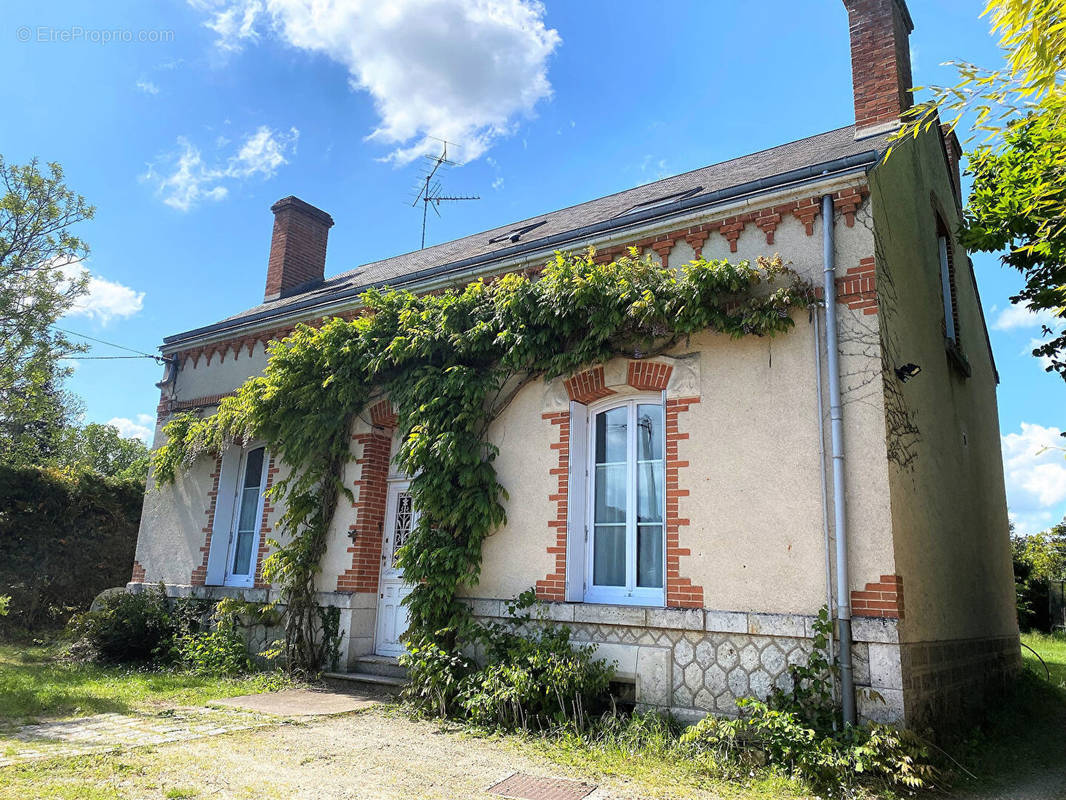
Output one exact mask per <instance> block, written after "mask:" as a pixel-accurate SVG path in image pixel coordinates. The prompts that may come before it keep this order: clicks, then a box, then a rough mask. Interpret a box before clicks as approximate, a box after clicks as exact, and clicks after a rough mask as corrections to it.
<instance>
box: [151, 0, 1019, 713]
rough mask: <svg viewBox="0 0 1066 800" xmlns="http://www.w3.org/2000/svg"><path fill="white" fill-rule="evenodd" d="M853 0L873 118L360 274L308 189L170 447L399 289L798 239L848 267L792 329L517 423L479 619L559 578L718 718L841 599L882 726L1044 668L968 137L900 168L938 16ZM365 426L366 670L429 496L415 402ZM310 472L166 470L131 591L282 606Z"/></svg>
mask: <svg viewBox="0 0 1066 800" xmlns="http://www.w3.org/2000/svg"><path fill="white" fill-rule="evenodd" d="M844 4H845V6H846V10H847V12H848V15H849V18H850V31H851V45H852V71H853V84H854V98H855V116H856V120H855V124H854V125H853V126H848V127H846V128H841V129H839V130H832V131H828V132H826V133H821V134H818V135H816V136H810V137H808V138H805V139H801V140H799V141H795V142H792V143H789V144H785V145H782V146H780V147H775V148H772V149H770V150H765V151H762V152H758V153H753V154H751V155H748V156H744V157H742V158H737V159H733V160H731V161H726V162H723V163H719V164H714V165H711V166H708V167H704V168H702V169H698V170H695V171H693V172H689V173H686V174H683V175H678V176H675V177H672V178H667V179H665V180H660V181H657V182H655V183H650V184H647V185H644V186H640V187H638V188H635V189H631V190H628V191H623V192H620V193H618V194H614V195H610V196H608V197H602V198H599V199H595V200H591V201H589V202H587V203H583V204H581V205H578V206H574V207H571V208H567V209H564V210H561V211H556V212H552V213H548V214H544V215H541V216H537V217H533V218H531V219H528V220H524V221H521V222H517V223H514V224H510V225H504V226H502V227H500V228H497V229H494V230H491V231H486V232H484V233H479V234H476V235H473V236H468V237H465V238H462V239H458V240H456V241H452V242H448V243H445V244H441V245H436V246H432V247H427V248H426V249H424V250H419V251H415V252H411V253H407V254H404V255H399V256H396V257H394V258H388V259H385V260H383V261H377V262H374V263H369V264H364V265H362V266H359V267H356V268H355V269H351V270H348V271H345V272H342V273H340V274H338V275H335V276H333V277H329V278H326V277H325V259H326V242H327V235H328V232H329V229H330V227H331V226H332V225H333V220H332V218H331V217H330V216H329V215H328V214H327V213H325V212H323V211H321V210H319V209H317V208H315V207H313V206H311V205H309V204H308V203H305V202H303V201H302V200H299V199H297V198H295V197H287V198H284V199H283V200H280V201H279V202H278V203H276V204H275V205H274V206H273V207H272V211H273V212H274V228H273V238H272V242H271V248H270V259H269V264H268V268H267V278H266V293H265V297H264V298H263V302H262V303H260V304H258V305H256V306H255V307H253V308H250V309H248V310H247V311H244V312H242V313H240V314H236V315H234V316H232V317H230V318H228V319H225V320H223V321H221V322H217V323H215V324H211V325H207V326H205V327H200V328H196V329H193V330H189V331H186V332H184V333H179V334H176V335H174V336H170V337H167V338H166V339H165V340H164V344H163V346H162V352H163V353H164V354H165V355H167V356H169V357H171V359H172V361H171V363H170V365H169V366H168V368H167V372H166V374H165V376H164V379H163V381H162V382H161V383H160V387H161V389H162V396H161V398H160V403H159V415H158V416H159V424H160V428H159V429H157V433H156V438H157V443H158V442H159V441H160V437H161V436H162V434H161V432H160V431H161V426H162V425H163V424H164V423H165V422H166V421H167V419H168V418H169V417H170V416H171V415H173V414H175V413H177V412H179V411H185V410H196V411H199V412H202V413H210V412H211V410H212V409H213V407H214V406H215V405H217V403H218V402H219V401H220V399H221V398H223V397H225V396H226V395H228V394H229V393H231V392H233V391H234V390H235V389H236V388H237V387H238V386H239V385H240V384H241V383H242V382H243V381H244V380H245V379H246V378H248V377H249V376H251V375H254V374H257V373H258V372H259V371H260V370H262V368H263V366H264V364H265V360H266V356H265V349H266V345H267V343H268V342H269V341H271V340H272V339H278V338H280V337H283V336H284V335H286V333H287V332H289V331H291V330H292V328H293V326H294V325H295V324H296V323H297V322H300V321H302V322H311V323H314V322H315V321H317V320H321V319H322V318H325V317H331V316H341V317H351V316H354V315H355V314H356V313H357V312H358V308H359V296H360V293H361V292H363V291H364V290H365V289H366V288H368V287H372V286H383V285H387V286H392V287H404V288H408V289H411V290H414V291H425V292H429V291H436V290H439V289H442V288H445V287H450V286H461V285H463V284H465V283H467V282H469V281H471V280H474V279H476V278H478V277H489V276H498V275H500V274H504V273H506V272H509V271H516V270H523V271H529V274H535V273H536V271H537V270H538V269H539V268H540V266H541V265H542V264H543V263H544V261H545V260H546V259H547V258H548V257H550V256H551V254H552V253H553V252H554V251H557V250H560V249H562V250H584V249H586V248H587V247H589V246H594V247H595V248H596V252H597V257H598V258H602V259H611V258H612V257H614V256H616V255H618V254H619V253H621V252H623V251H624V249H625V248H627V247H631V246H632V247H636V248H638V249H640V250H642V251H643V252H644V253H646V254H652V255H654V257H657V258H660V259H661V260H662V263H663V265H664V266H677V265H678V264H683V263H685V262H687V261H689V260H691V259H694V258H699V257H703V258H706V259H754V258H756V257H757V256H762V255H765V256H771V255H773V254H775V253H779V254H781V256H782V257H783V258H784V259H785V261H786V262H788V263H790V264H791V266H792V267H793V268H794V269H795V270H797V271H798V272H800V273H801V274H803V275H804V276H806V277H808V278H809V279H810V280H811V281H812V282H813V283H814V284H815V285H817V286H822V287H823V289H824V291H823V294H822V295H821V296H822V297H823V298H824V302H822V303H819V304H817V305H816V306H813V307H812V308H811V309H810V313H809V314H799V315H797V318H796V327H795V328H794V329H793V330H792V331H791V332H790V333H788V334H786V335H784V336H782V337H779V338H776V339H773V340H772V341H767V340H762V339H745V340H740V341H733V340H730V339H729V338H728V337H725V336H722V335H720V334H716V333H713V332H710V331H707V332H704V333H703V334H700V335H698V336H694V337H692V338H691V340H689V341H687V342H686V343H684V345H683V346H681V345H679V346H677V347H675V348H674V349H673V350H671V351H669V352H667V353H665V354H663V355H660V356H656V357H654V358H649V359H635V358H634V359H624V358H618V359H615V360H613V361H610V362H608V363H606V364H599V365H590V366H589V367H588V368H587V369H585V370H584V371H582V372H580V373H578V374H575V375H570V376H564V377H563V378H560V379H559V380H556V381H552V382H550V383H547V384H544V383H534V384H530V385H528V386H526V387H525V388H524V389H522V391H521V392H520V394H519V395H518V396H517V397H516V398H515V400H514V401H513V402H512V403H511V404H510V406H509V407H508V408H507V410H506V411H505V412H504V413H503V414H502V416H500V417H499V418H498V419H497V420H496V421H495V423H494V424H493V427H492V429H491V438H492V440H493V442H494V443H495V444H497V445H498V446H499V450H500V455H499V457H498V460H497V462H496V467H497V472H498V475H499V478H500V481H501V483H502V484H503V485H504V486H505V487H506V488H507V490H508V492H509V500H508V501H507V514H508V522H507V524H506V526H505V527H504V528H502V529H501V530H499V531H497V532H496V533H495V534H494V535H492V536H491V537H489V539H488V540H487V541H486V543H485V546H484V553H483V569H482V577H481V581H480V583H479V585H478V586H477V587H476V589H475V590H473V591H472V592H471V593H470V595H471V596H470V602H471V603H472V605H473V608H474V611H475V613H476V614H478V615H479V616H481V617H485V618H492V617H498V616H501V615H502V614H504V613H505V611H504V601H505V600H507V599H509V598H512V597H514V596H515V595H517V594H518V593H520V592H521V591H523V590H525V589H527V588H529V587H531V586H533V587H535V588H536V591H537V594H538V595H539V597H540V599H541V600H543V601H544V602H545V604H546V605H545V608H546V613H548V614H549V615H550V617H551V618H552V619H555V620H558V621H560V622H562V623H563V624H566V625H569V626H571V627H572V629H573V633H574V636H575V638H576V639H577V640H578V641H582V642H592V643H595V644H596V645H598V646H599V650H600V653H601V655H603V656H604V657H606V658H609V659H611V660H613V661H614V662H616V664H617V669H618V674H619V677H620V679H621V680H624V681H629V682H630V683H631V684H632V691H633V693H634V695H635V699H636V700H637V702H639V703H641V704H645V705H647V706H653V707H661V708H664V709H670V710H672V711H673V712H674V713H677V714H679V715H682V716H695V715H698V714H702V713H707V712H713V713H724V714H731V713H735V711H736V700H737V698H739V697H742V696H745V695H756V696H760V697H762V696H765V695H766V693H767V692H768V691H769V690H770V689H771V687H772V686H774V685H784V683H785V682H787V680H788V678H787V673H786V670H787V666H788V664H789V663H790V662H792V661H794V660H795V659H797V658H802V657H803V656H804V655H805V654H806V653H808V652H809V650H810V647H811V638H812V622H813V620H814V618H815V615H816V613H817V612H818V610H819V608H820V607H822V606H823V605H825V604H827V603H828V604H829V606H830V608H832V610H833V615H834V616H835V617H837V620H838V626H837V627H838V634H839V636H838V639H837V641H836V642H835V646H836V647H837V648H839V649H841V651H842V653H841V657H842V660H844V661H845V663H849V664H850V667H851V675H850V678H851V679H852V682H853V683H854V686H855V687H856V688H857V692H856V695H857V704H858V709H857V710H858V715H859V717H861V718H867V719H878V720H892V721H905V722H906V723H908V724H924V723H925V722H927V721H929V720H936V721H939V720H942V719H944V718H945V717H946V715H948V714H949V713H953V712H956V711H959V710H962V709H963V708H964V706H965V704H966V703H971V704H972V703H975V702H979V701H980V700H981V698H982V697H983V696H985V693H986V691H988V690H991V689H994V688H995V687H996V686H997V685H998V684H1000V683H1002V681H1003V680H1004V678H1005V677H1006V676H1007V675H1009V674H1010V673H1012V672H1013V671H1014V670H1016V669H1017V668H1018V666H1019V662H1020V658H1019V647H1018V630H1017V624H1016V621H1015V616H1014V597H1013V592H1014V589H1013V580H1012V573H1011V559H1010V553H1009V542H1008V533H1007V513H1006V505H1005V496H1004V486H1003V474H1002V461H1001V455H1000V440H999V429H998V423H997V411H996V384H997V375H996V369H995V364H994V361H993V357H992V353H991V349H990V345H989V340H988V336H987V332H986V326H985V320H984V317H983V314H982V310H981V304H980V300H979V297H978V292H977V285H976V282H975V279H974V272H973V267H972V264H971V262H970V260H969V258H968V257H967V255H966V253H965V252H964V251H963V250H962V248H961V247H960V246H959V244H958V243H957V242H956V240H955V236H954V231H955V229H956V227H957V224H958V221H959V210H960V186H959V166H958V160H959V155H960V150H959V145H958V141H957V140H956V139H955V137H954V135H952V134H941V133H940V131H937V130H934V131H932V132H929V133H927V134H925V135H923V136H921V137H919V138H918V139H916V140H913V141H909V142H907V143H905V144H902V145H900V146H898V147H896V148H895V149H894V151H893V154H892V157H891V158H890V159H888V160H887V161H886V160H884V159H883V158H882V156H883V155H884V153H885V150H886V147H887V143H886V139H887V135H888V134H889V133H891V131H892V130H894V129H895V127H896V126H897V125H898V120H899V117H900V114H901V113H902V112H903V111H904V110H905V109H906V108H908V107H909V105H910V103H911V98H910V95H909V93H908V92H907V87H909V86H910V85H911V78H910V59H909V45H908V36H909V33H910V31H911V29H912V23H911V19H910V16H909V13H908V10H907V7H906V5H905V2H904V0H845V3H844ZM363 416H364V417H366V418H365V419H364V420H360V421H359V422H358V423H357V424H356V427H355V429H354V430H353V431H352V455H353V459H352V461H351V463H350V464H349V465H348V467H347V472H346V475H345V480H346V481H347V482H348V485H350V486H351V487H352V488H353V491H354V493H355V501H354V503H350V504H347V503H342V507H340V508H339V509H338V511H337V513H336V516H335V519H334V523H333V530H332V533H331V538H330V542H329V547H328V551H327V553H326V556H325V559H324V562H323V570H322V572H321V575H320V576H319V589H320V592H321V597H320V601H321V603H322V604H323V605H334V606H337V607H339V608H340V609H341V627H342V632H343V634H344V638H343V645H342V652H343V661H344V664H343V668H344V669H346V670H349V671H351V672H353V673H357V674H365V673H373V672H379V671H382V669H387V668H388V663H387V662H388V660H389V659H391V658H394V657H395V656H396V655H397V654H398V653H400V652H402V648H403V645H402V643H401V637H402V634H403V631H404V629H405V626H406V619H405V607H404V606H403V605H402V602H401V601H402V600H403V598H404V596H405V595H406V593H407V592H408V591H409V587H408V586H407V585H406V584H405V583H404V580H403V575H402V573H401V572H400V571H399V570H398V569H397V568H396V566H395V563H394V559H393V554H394V552H395V550H396V548H397V546H398V545H399V544H400V543H401V542H402V540H403V537H404V534H405V531H407V530H409V529H410V526H411V524H412V522H413V520H414V518H415V513H416V512H415V510H414V509H413V508H412V504H411V497H410V495H409V494H408V493H407V491H406V489H407V484H406V476H404V475H401V474H398V473H397V472H396V467H395V465H394V464H393V462H392V459H391V456H392V454H393V453H394V452H395V448H396V442H395V441H394V437H393V430H394V427H395V417H394V415H393V412H392V410H391V408H390V407H389V405H388V402H387V400H384V401H381V402H379V403H378V404H377V405H375V406H374V407H373V408H371V409H369V413H367V414H364V415H363ZM282 468H283V466H282V464H281V460H280V458H279V459H275V457H274V454H272V453H269V452H267V451H266V449H265V448H264V447H263V446H262V445H261V444H256V443H249V444H247V445H245V446H243V447H242V446H236V445H235V446H233V447H231V448H230V449H229V450H228V451H226V452H224V453H220V454H218V456H217V458H206V459H203V460H202V461H201V462H199V463H197V464H195V465H194V466H193V468H192V469H191V470H190V471H189V472H188V473H186V474H185V475H184V476H183V477H182V478H181V479H179V481H178V482H177V483H176V484H174V485H170V486H162V487H158V488H157V489H155V490H152V491H149V493H148V494H147V496H146V500H145V507H144V514H143V518H142V523H141V531H140V537H139V540H138V544H137V552H136V562H135V564H134V569H133V579H132V584H131V585H133V586H137V585H143V584H155V583H158V582H160V581H162V582H163V583H165V584H166V585H167V587H168V591H170V592H172V593H173V594H196V595H198V596H203V597H220V596H225V595H230V594H237V593H239V594H242V595H244V596H245V597H246V598H248V599H253V600H264V599H266V598H267V597H268V596H269V595H270V592H271V591H272V589H271V587H270V586H267V585H266V584H265V583H264V582H263V580H262V574H261V570H262V563H263V559H264V558H265V556H266V555H267V554H268V544H267V539H268V538H269V537H270V536H271V535H274V534H273V529H274V526H275V524H276V520H277V519H278V516H279V509H277V508H275V507H273V506H272V505H271V503H270V502H269V500H267V499H265V498H264V492H265V491H266V490H267V489H268V488H269V487H270V486H271V484H272V482H273V480H274V479H275V477H276V476H277V475H278V474H279V471H280V470H281V469H282ZM904 598H906V602H904ZM849 650H850V652H849ZM867 689H871V690H874V691H873V692H870V691H865V690H867ZM847 694H848V693H847V692H845V695H847Z"/></svg>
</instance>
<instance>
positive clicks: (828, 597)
mask: <svg viewBox="0 0 1066 800" xmlns="http://www.w3.org/2000/svg"><path fill="white" fill-rule="evenodd" d="M810 311H811V320H812V321H813V323H814V374H815V375H816V376H817V380H816V381H815V391H816V392H817V394H818V466H819V468H820V470H819V471H820V472H821V483H822V536H823V538H824V539H825V610H826V613H827V614H832V613H833V554H832V549H833V548H832V545H831V544H830V542H831V541H832V538H833V534H832V532H831V531H830V528H829V476H828V474H827V470H826V468H825V404H824V403H823V402H822V320H821V317H820V316H819V315H820V314H821V313H822V312H821V304H820V303H812V304H811V307H810ZM828 646H829V663H830V664H832V663H833V662H834V661H835V660H836V643H835V642H834V641H833V630H832V628H830V630H829V641H828ZM831 691H832V696H833V701H834V702H836V699H837V687H836V683H835V682H834V683H833V684H832V687H831ZM836 727H837V723H836V719H834V720H833V730H836Z"/></svg>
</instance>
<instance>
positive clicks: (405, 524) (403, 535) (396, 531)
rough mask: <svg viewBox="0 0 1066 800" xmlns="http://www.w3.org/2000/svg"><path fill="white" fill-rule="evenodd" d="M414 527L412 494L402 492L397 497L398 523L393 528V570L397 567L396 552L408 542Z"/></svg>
mask: <svg viewBox="0 0 1066 800" xmlns="http://www.w3.org/2000/svg"><path fill="white" fill-rule="evenodd" d="M413 526H414V516H413V514H412V506H411V493H410V492H400V493H399V495H397V497H396V521H395V523H394V524H393V526H392V560H391V562H390V564H391V566H392V567H393V568H395V567H396V551H397V550H399V549H400V548H401V547H402V546H403V543H404V542H406V541H407V536H408V534H410V533H411V528H412V527H413Z"/></svg>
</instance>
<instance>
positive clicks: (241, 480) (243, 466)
mask: <svg viewBox="0 0 1066 800" xmlns="http://www.w3.org/2000/svg"><path fill="white" fill-rule="evenodd" d="M269 464H270V457H269V454H268V453H267V450H266V447H264V446H263V445H261V444H251V445H248V446H245V447H241V446H239V445H234V446H232V447H230V448H229V449H228V450H227V451H226V452H225V453H224V454H223V456H222V471H221V473H220V474H219V481H218V495H217V496H216V501H215V519H214V522H213V525H212V529H211V531H212V532H211V551H210V553H209V554H208V563H207V581H206V582H207V584H208V585H214V586H219V585H221V586H240V587H251V586H253V585H254V584H255V570H256V566H257V562H258V555H259V539H260V535H261V528H262V523H263V505H264V502H265V494H266V483H267V471H268V468H269Z"/></svg>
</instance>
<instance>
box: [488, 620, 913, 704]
mask: <svg viewBox="0 0 1066 800" xmlns="http://www.w3.org/2000/svg"><path fill="white" fill-rule="evenodd" d="M467 602H469V603H470V606H471V609H472V610H473V612H474V615H475V616H477V617H480V618H482V619H501V618H506V617H507V604H508V601H506V600H496V599H470V600H468V601H467ZM538 613H541V614H543V618H544V619H547V620H552V621H554V622H557V623H561V624H563V625H566V626H567V627H569V628H570V630H571V634H572V636H573V640H574V641H575V642H579V643H588V644H594V645H596V646H597V651H598V655H599V657H601V658H603V659H605V660H608V661H612V662H614V664H615V671H616V675H617V677H618V678H619V679H621V680H625V681H632V682H633V683H634V686H635V696H636V700H637V703H638V704H640V705H642V706H645V707H655V708H662V709H663V710H667V711H670V712H671V713H672V714H674V715H675V716H678V717H680V718H682V719H695V718H698V717H700V716H703V715H705V714H708V713H714V714H721V715H726V716H735V715H736V714H737V702H736V701H737V700H738V699H740V698H741V697H752V696H754V697H758V698H760V699H765V698H766V697H767V696H768V695H769V693H770V692H771V691H772V690H773V689H774V688H775V687H776V688H781V689H786V690H787V689H788V688H790V686H791V680H792V679H791V677H790V675H789V672H788V668H789V667H790V666H791V665H793V664H797V663H801V662H803V661H805V660H806V659H807V657H808V656H809V655H810V653H811V650H812V640H813V637H814V622H815V617H814V616H813V615H803V614H761V613H751V612H744V611H724V610H723V611H720V610H715V609H703V608H641V607H635V606H613V605H596V604H588V603H545V604H543V605H541V606H539V607H538ZM856 623H860V621H859V620H856ZM854 638H855V644H854V645H853V656H854V663H855V677H856V683H857V684H858V685H859V686H860V687H861V688H862V689H873V690H874V691H876V692H877V694H878V695H879V696H881V697H882V698H884V702H883V703H882V702H879V701H872V700H871V701H870V702H868V703H866V704H865V706H863V712H864V716H865V717H866V718H868V719H870V720H877V721H887V722H896V721H899V720H902V719H903V713H904V708H903V695H902V692H901V691H900V689H899V688H898V687H899V686H900V684H901V680H902V678H901V675H900V674H899V656H898V653H899V646H898V644H896V642H897V641H898V631H897V621H896V620H890V619H866V620H862V621H861V624H857V625H856V630H855V631H854ZM893 653H894V654H895V660H894V663H895V665H896V669H895V672H893V670H892V667H891V665H892V663H893V658H892V655H893ZM871 664H873V665H874V666H875V667H876V669H872V667H871ZM867 694H869V693H868V692H867Z"/></svg>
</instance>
